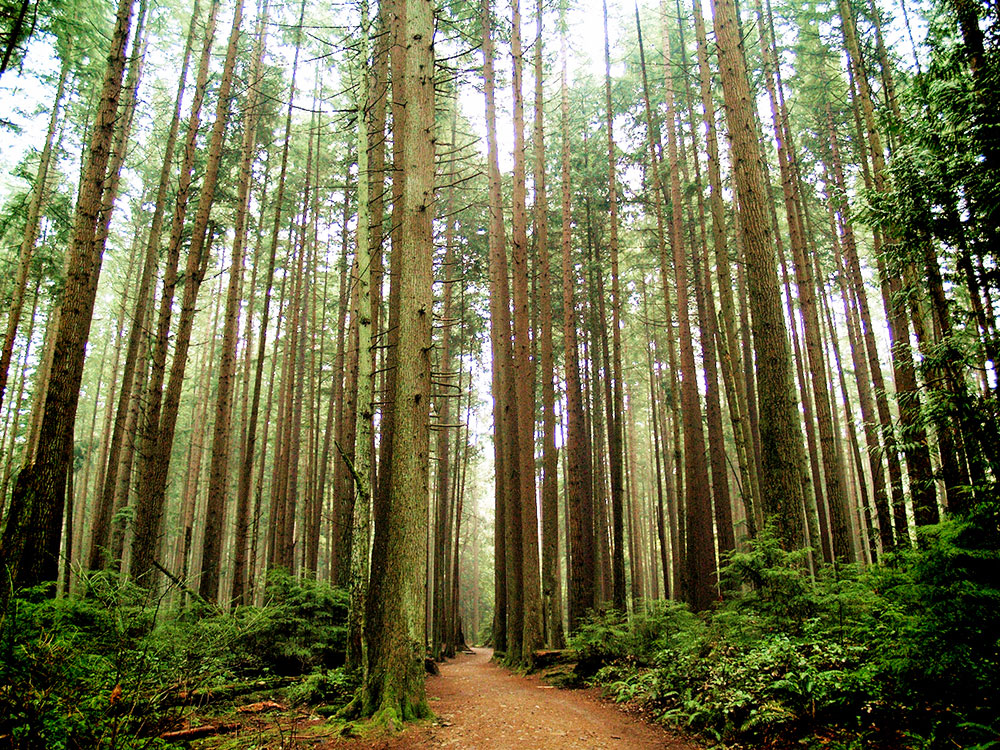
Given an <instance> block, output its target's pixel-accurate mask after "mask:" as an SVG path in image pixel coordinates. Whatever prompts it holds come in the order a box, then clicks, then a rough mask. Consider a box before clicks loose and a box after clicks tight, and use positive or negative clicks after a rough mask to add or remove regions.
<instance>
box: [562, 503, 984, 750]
mask: <svg viewBox="0 0 1000 750" xmlns="http://www.w3.org/2000/svg"><path fill="white" fill-rule="evenodd" d="M990 528H991V527H989V525H988V524H987V525H986V526H985V530H984V525H983V523H982V521H977V520H976V519H972V520H966V521H963V522H955V521H952V522H948V523H945V524H942V525H940V526H938V527H933V528H930V529H926V530H922V538H921V548H920V549H919V550H917V551H913V552H907V553H906V554H901V555H897V556H895V557H893V558H891V559H890V560H888V561H887V562H884V563H883V564H882V565H880V566H874V567H872V568H870V569H867V570H864V571H862V570H860V569H858V568H856V567H854V566H842V565H841V566H826V567H823V568H822V569H820V570H819V571H818V573H817V575H816V576H815V577H813V576H810V575H809V572H808V569H807V568H806V566H805V564H804V560H805V558H804V553H788V552H785V551H783V550H781V548H780V546H779V545H778V543H777V541H776V539H775V538H774V536H773V535H771V534H769V533H767V532H765V533H763V534H761V536H760V537H759V538H758V539H757V540H755V541H754V542H752V543H751V544H750V545H749V546H748V549H747V550H745V551H741V552H738V553H736V554H733V555H732V556H731V558H730V560H729V562H728V564H727V565H726V566H725V568H724V569H723V571H722V589H723V591H725V592H726V594H725V600H724V601H723V603H722V604H721V605H720V606H719V607H718V608H717V609H715V610H714V611H712V612H709V613H704V614H702V615H701V616H700V617H696V616H694V615H692V614H691V613H690V612H688V611H687V610H685V609H684V608H683V607H681V606H679V605H676V604H667V605H657V606H656V607H655V608H650V609H640V611H639V612H638V613H637V614H636V615H635V617H633V618H632V620H631V622H629V621H627V620H626V618H624V617H623V616H621V615H620V614H615V613H598V614H597V615H595V616H594V617H592V618H590V619H589V620H588V621H586V623H585V624H584V625H583V626H582V627H581V628H580V630H579V631H578V632H577V633H575V634H574V635H573V636H572V638H571V641H570V642H571V644H572V646H573V647H574V648H575V649H577V652H578V653H579V655H580V658H581V660H585V661H587V662H588V663H589V664H590V667H591V671H590V675H592V681H593V682H595V683H599V684H602V685H604V686H605V689H606V690H607V691H608V692H610V693H611V694H612V695H614V696H615V697H616V698H617V699H619V700H636V701H640V702H642V703H643V704H644V705H645V706H646V707H647V708H648V709H649V710H650V711H652V712H653V713H654V714H655V715H656V716H658V717H659V718H660V719H661V720H662V721H664V722H666V723H669V724H672V725H675V726H681V727H684V728H686V729H689V730H693V731H697V732H699V733H701V734H703V735H704V736H706V737H710V738H714V739H716V740H719V741H724V742H726V743H737V744H739V745H743V744H747V745H752V746H754V747H786V746H792V745H795V746H805V747H829V748H845V749H846V748H938V747H941V748H944V747H965V746H968V747H979V748H988V747H1000V735H998V733H997V731H996V719H995V716H996V709H997V699H998V698H1000V658H998V655H1000V621H998V620H997V618H996V612H997V611H1000V588H998V586H997V583H996V582H997V581H998V580H1000V578H998V577H997V576H996V575H995V573H996V570H997V569H998V568H1000V566H997V565H996V563H997V558H998V555H997V552H996V546H994V542H993V538H992V537H990V536H989V534H990V531H989V529H990Z"/></svg>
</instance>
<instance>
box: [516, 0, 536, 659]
mask: <svg viewBox="0 0 1000 750" xmlns="http://www.w3.org/2000/svg"><path fill="white" fill-rule="evenodd" d="M511 59H512V63H513V65H512V69H513V89H514V91H513V94H514V187H513V204H514V205H513V217H512V222H511V261H512V276H513V281H512V288H513V303H514V329H513V330H514V350H513V355H514V360H513V364H514V375H515V378H516V387H517V432H518V440H517V445H518V453H517V460H518V463H519V464H520V466H519V468H520V474H519V479H520V509H521V556H522V562H521V565H522V569H521V596H522V606H523V610H522V622H521V625H520V627H521V629H522V636H521V653H520V657H519V658H518V661H519V662H521V663H523V664H527V665H528V666H531V664H532V663H533V662H534V656H535V650H536V649H538V647H539V646H540V645H541V614H542V613H541V591H540V588H539V586H540V581H539V564H538V510H537V507H538V506H537V500H536V498H535V389H534V382H535V377H534V368H533V366H532V361H531V331H530V312H529V306H530V304H531V303H530V298H529V296H528V237H527V212H526V198H525V172H526V168H525V154H524V92H523V90H522V81H521V74H522V69H523V67H524V54H523V52H522V49H521V3H520V0H513V30H512V32H511ZM512 656H514V657H516V655H515V654H512Z"/></svg>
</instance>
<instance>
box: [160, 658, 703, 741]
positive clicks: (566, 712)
mask: <svg viewBox="0 0 1000 750" xmlns="http://www.w3.org/2000/svg"><path fill="white" fill-rule="evenodd" d="M492 656H493V651H492V650H491V649H486V648H477V649H474V650H473V651H472V652H466V653H460V654H458V656H457V657H456V658H455V659H452V660H450V661H448V662H445V663H444V664H442V665H441V668H440V674H437V675H430V676H428V677H427V683H426V684H427V698H428V702H429V704H430V707H431V711H433V713H434V718H433V719H429V720H427V721H422V722H415V723H413V724H410V725H408V726H407V727H406V728H405V729H404V730H403V731H402V732H400V733H396V734H390V733H387V732H386V731H385V730H382V729H378V728H373V727H371V726H366V725H364V724H360V725H359V724H348V725H346V726H344V725H341V727H340V728H338V727H337V725H336V723H330V722H328V721H327V720H326V719H324V718H322V717H320V716H318V715H316V713H314V712H313V711H312V710H310V709H309V708H302V709H292V710H289V709H288V708H286V707H285V706H283V705H281V704H279V703H276V702H274V701H270V700H265V701H261V702H258V703H253V704H249V705H245V706H241V707H238V708H235V710H234V709H233V708H229V709H224V710H223V712H222V714H221V715H220V714H216V715H214V716H211V717H207V716H202V717H200V720H198V719H195V717H194V716H191V717H189V723H190V724H191V726H193V725H194V724H195V723H197V724H205V726H204V727H203V729H205V731H206V734H209V735H210V736H208V737H204V738H201V739H193V737H192V740H193V741H192V744H191V747H192V748H198V749H199V750H237V748H239V749H240V750H248V749H251V748H252V749H254V750H274V749H277V748H282V750H438V749H440V748H451V749H452V750H698V746H697V745H695V744H693V743H691V742H690V741H688V740H685V739H682V738H680V737H678V736H677V735H676V734H671V733H670V732H668V731H667V730H665V729H664V728H662V727H659V726H656V725H654V724H652V723H650V722H649V721H647V720H646V718H645V717H643V716H642V715H641V714H640V713H638V712H636V711H632V712H629V711H628V707H627V706H624V707H623V706H619V705H617V704H614V703H611V702H609V701H606V700H602V699H601V697H600V691H599V690H598V689H597V688H590V689H586V690H577V689H560V688H558V687H555V686H554V685H550V684H548V683H547V682H546V681H545V674H546V673H545V672H543V673H542V674H531V675H522V674H518V673H515V672H512V671H510V670H508V669H506V668H504V667H501V666H499V665H497V664H496V663H494V662H493V661H491V659H492ZM567 668H568V667H567V666H566V665H562V671H563V673H564V672H565V670H566V669H567ZM558 671H559V667H556V668H553V669H552V670H550V673H554V672H558ZM181 731H182V732H185V731H186V732H192V731H193V732H198V731H199V730H198V729H194V730H191V729H190V728H186V729H185V730H181ZM163 737H164V738H167V737H168V735H163Z"/></svg>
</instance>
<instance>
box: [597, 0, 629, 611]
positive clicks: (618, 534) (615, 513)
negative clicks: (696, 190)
mask: <svg viewBox="0 0 1000 750" xmlns="http://www.w3.org/2000/svg"><path fill="white" fill-rule="evenodd" d="M601 8H602V11H603V16H604V108H605V115H606V127H607V130H608V209H609V216H608V227H609V233H610V234H609V237H608V250H609V252H610V255H611V325H612V328H611V348H612V353H611V359H612V365H611V366H612V371H611V373H610V375H611V388H612V395H611V399H610V401H609V404H608V406H609V407H610V408H609V409H608V414H609V419H608V466H609V471H610V478H611V516H612V517H611V524H612V526H611V550H612V551H611V554H612V563H611V570H612V584H613V591H612V603H613V604H614V607H615V609H618V610H621V611H624V610H625V550H624V547H625V539H624V520H625V519H624V503H623V496H624V488H623V486H622V484H623V483H622V461H623V460H624V439H623V434H624V433H623V429H624V427H623V425H624V409H625V398H624V396H623V385H622V331H621V328H622V327H621V312H622V311H621V307H622V304H621V297H622V294H621V283H620V281H619V269H618V186H617V178H616V174H615V171H616V163H617V155H616V153H615V135H614V110H613V108H612V106H611V48H610V43H609V40H608V3H607V0H602V3H601ZM606 375H607V374H606Z"/></svg>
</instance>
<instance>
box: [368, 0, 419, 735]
mask: <svg viewBox="0 0 1000 750" xmlns="http://www.w3.org/2000/svg"><path fill="white" fill-rule="evenodd" d="M396 12H397V14H399V15H400V16H401V17H400V18H399V23H400V42H401V44H400V45H399V46H395V47H394V48H393V53H394V54H399V53H401V52H402V53H403V54H404V64H403V65H402V72H403V79H402V80H400V79H398V78H397V79H395V82H394V91H393V96H394V98H396V99H400V98H402V97H401V94H402V96H403V97H405V99H403V100H404V101H405V102H406V110H405V114H404V116H403V117H402V118H396V119H394V128H395V135H396V137H397V138H399V139H401V141H402V144H401V145H402V154H403V161H402V163H401V164H397V165H396V166H397V169H401V171H402V172H403V174H404V175H405V181H404V184H403V194H402V200H403V203H402V206H401V212H400V213H401V219H402V223H401V231H400V235H401V246H400V248H399V270H400V273H399V275H398V276H397V277H396V278H395V279H394V281H395V283H396V284H398V285H399V287H400V294H399V300H400V303H399V342H398V361H399V362H405V363H406V366H405V367H397V368H396V370H395V373H394V376H393V377H394V379H395V381H396V382H395V394H394V396H395V398H394V401H393V412H394V414H393V432H392V440H393V449H392V463H391V464H390V471H391V484H390V487H389V507H388V523H387V524H386V525H384V526H382V527H379V526H376V528H375V554H374V556H373V559H374V560H376V561H378V565H377V568H378V569H377V570H376V569H375V567H374V566H373V570H372V574H373V575H372V577H373V580H374V579H375V577H376V575H377V576H378V578H379V580H380V588H381V591H379V592H378V599H377V602H378V606H376V607H375V608H374V613H375V617H374V618H373V620H372V621H371V622H370V625H371V628H370V631H369V632H370V634H371V639H370V641H369V652H368V653H369V670H368V675H367V678H368V679H367V682H366V685H365V707H366V709H367V710H368V711H369V712H372V713H378V714H381V716H382V717H384V718H385V720H387V721H388V722H390V723H394V722H395V721H398V720H407V719H411V718H422V717H424V716H427V715H428V714H429V713H430V711H429V709H428V707H427V703H426V699H425V694H424V628H425V620H424V587H425V586H426V579H427V576H426V558H425V550H424V549H423V544H422V542H423V540H424V539H425V538H426V523H427V496H428V460H429V455H428V454H429V436H428V421H429V408H430V371H431V367H430V348H431V347H430V345H431V317H432V315H431V313H432V295H431V277H432V251H433V241H432V235H431V219H432V217H433V215H434V211H433V208H434V206H433V203H434V135H435V133H434V52H433V36H434V19H433V4H432V2H430V0H402V1H401V2H400V3H397V5H396ZM396 82H398V83H401V84H402V87H403V91H402V92H400V91H397V90H395V88H396ZM379 552H382V553H387V554H384V555H380V554H379Z"/></svg>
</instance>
